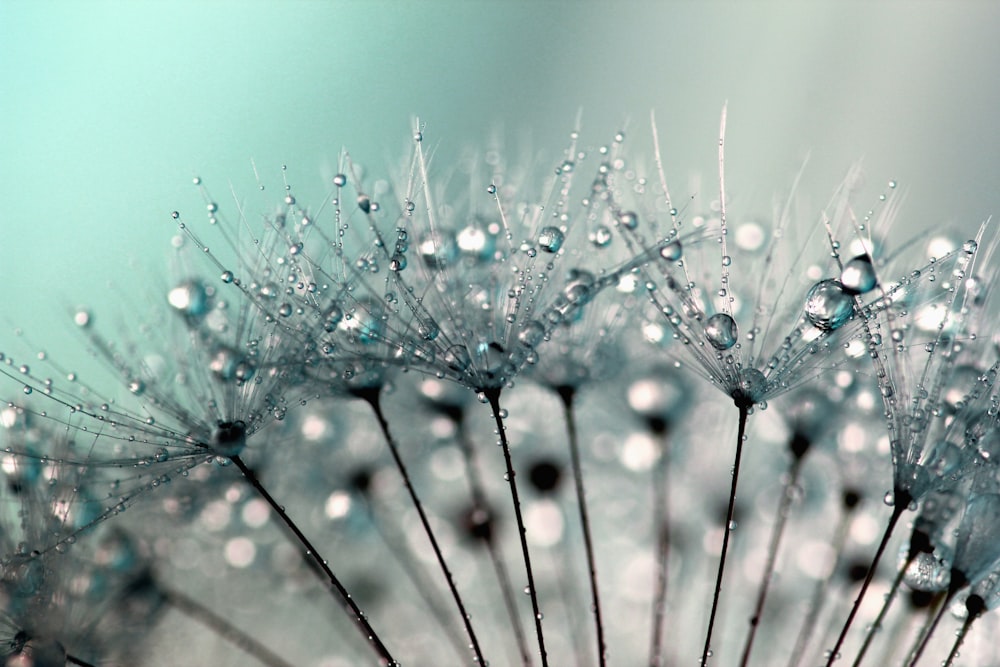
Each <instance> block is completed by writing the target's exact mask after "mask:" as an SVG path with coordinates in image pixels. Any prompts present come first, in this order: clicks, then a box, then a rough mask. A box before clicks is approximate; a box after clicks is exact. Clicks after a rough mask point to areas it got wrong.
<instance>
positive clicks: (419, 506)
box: [356, 388, 486, 665]
mask: <svg viewBox="0 0 1000 667" xmlns="http://www.w3.org/2000/svg"><path fill="white" fill-rule="evenodd" d="M356 395H357V396H358V398H361V399H363V400H364V401H365V402H366V403H368V405H370V406H371V408H372V412H374V413H375V419H376V420H378V425H379V428H380V429H381V430H382V435H383V436H384V437H385V442H386V444H387V445H388V446H389V452H390V453H391V454H392V459H393V461H394V462H395V464H396V468H397V469H398V470H399V474H400V475H401V476H402V478H403V484H404V485H405V486H406V490H407V491H408V492H409V494H410V500H411V501H412V502H413V506H414V508H416V510H417V514H418V515H419V516H420V523H421V524H422V525H423V527H424V532H425V533H426V534H427V539H429V540H430V543H431V548H433V549H434V555H435V556H436V557H437V561H438V565H440V566H441V572H442V573H443V574H444V578H445V580H446V581H447V582H448V589H449V590H450V591H451V596H452V597H453V598H454V600H455V606H457V607H458V613H459V615H460V616H461V618H462V623H464V624H465V631H466V633H468V635H469V641H470V642H471V646H472V651H473V653H475V656H476V662H477V664H479V665H486V660H485V659H484V658H483V652H482V649H480V647H479V638H478V637H477V636H476V632H475V630H473V629H472V617H471V616H470V614H469V612H467V611H466V609H465V603H464V602H463V601H462V596H461V595H459V593H458V586H456V585H455V579H454V577H453V576H452V574H451V570H450V569H449V568H448V563H447V562H446V561H445V559H444V553H443V552H442V551H441V546H440V545H439V544H438V541H437V537H435V536H434V530H433V529H432V528H431V522H430V520H429V519H428V518H427V513H426V512H425V511H424V505H423V503H422V502H420V497H419V496H418V495H417V491H416V489H415V488H414V487H413V482H412V481H411V480H410V473H409V472H408V471H407V469H406V464H405V463H403V458H402V457H401V456H400V454H399V447H398V446H397V445H396V441H395V440H394V439H393V437H392V434H391V433H390V431H389V422H387V421H386V419H385V414H384V413H383V412H382V405H381V401H380V396H381V391H380V388H374V389H371V390H363V391H359V392H356Z"/></svg>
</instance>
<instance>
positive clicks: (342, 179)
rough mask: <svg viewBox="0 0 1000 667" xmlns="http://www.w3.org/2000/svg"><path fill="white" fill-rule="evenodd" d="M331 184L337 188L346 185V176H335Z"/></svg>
mask: <svg viewBox="0 0 1000 667" xmlns="http://www.w3.org/2000/svg"><path fill="white" fill-rule="evenodd" d="M333 184H334V185H336V186H337V187H338V188H342V187H344V186H345V185H347V176H344V175H343V174H337V175H336V176H334V177H333Z"/></svg>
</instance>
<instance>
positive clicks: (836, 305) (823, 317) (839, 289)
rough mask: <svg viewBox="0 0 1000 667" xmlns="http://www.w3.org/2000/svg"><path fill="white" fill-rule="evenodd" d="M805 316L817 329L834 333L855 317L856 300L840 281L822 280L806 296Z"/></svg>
mask: <svg viewBox="0 0 1000 667" xmlns="http://www.w3.org/2000/svg"><path fill="white" fill-rule="evenodd" d="M805 314H806V319H808V320H809V322H810V323H811V324H812V325H813V326H814V327H816V328H817V329H819V330H821V331H833V330H834V329H839V328H840V327H842V326H844V324H846V323H847V321H848V320H850V319H851V317H852V316H853V315H854V299H853V298H852V297H851V295H850V294H848V293H847V291H845V290H844V287H843V285H841V284H840V281H839V280H833V279H829V280H821V281H819V282H818V283H816V284H815V285H813V286H812V288H811V289H810V290H809V293H808V294H806V305H805Z"/></svg>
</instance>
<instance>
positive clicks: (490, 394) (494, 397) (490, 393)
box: [483, 388, 549, 667]
mask: <svg viewBox="0 0 1000 667" xmlns="http://www.w3.org/2000/svg"><path fill="white" fill-rule="evenodd" d="M483 394H484V395H485V396H486V400H488V401H489V403H490V409H491V410H492V411H493V420H494V421H495V422H496V425H497V433H498V434H499V436H500V447H501V449H503V458H504V463H505V464H506V466H507V472H506V478H507V484H508V485H509V486H510V497H511V501H512V502H513V503H514V518H515V520H516V521H517V534H518V537H519V538H520V539H521V555H522V556H523V557H524V570H525V574H526V575H527V577H528V595H529V596H530V597H531V610H532V613H533V614H534V617H535V635H536V636H537V637H538V651H539V654H540V655H541V658H542V667H548V664H549V658H548V653H547V652H546V651H545V635H544V634H543V632H542V611H541V609H539V607H538V591H537V590H535V575H534V574H533V573H532V570H531V554H529V553H528V539H527V529H525V527H524V519H523V517H522V516H521V500H520V498H519V497H518V495H517V482H516V481H515V479H514V478H515V474H514V463H513V461H512V460H511V457H510V443H509V442H508V441H507V431H506V430H505V429H504V425H503V418H502V417H501V416H500V388H492V389H487V390H484V391H483Z"/></svg>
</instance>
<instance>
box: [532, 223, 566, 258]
mask: <svg viewBox="0 0 1000 667" xmlns="http://www.w3.org/2000/svg"><path fill="white" fill-rule="evenodd" d="M565 238H566V237H565V236H564V235H563V233H562V232H561V231H560V230H559V228H558V227H543V228H542V231H540V232H539V233H538V246H539V247H540V248H541V249H542V250H544V251H545V252H559V249H560V248H562V244H563V241H564V240H565Z"/></svg>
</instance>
